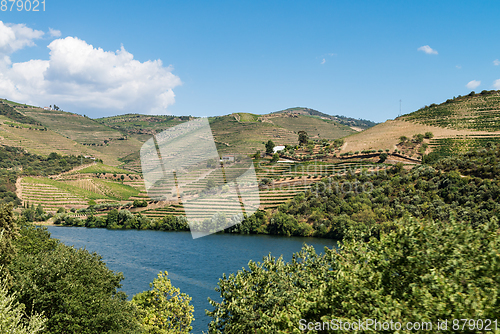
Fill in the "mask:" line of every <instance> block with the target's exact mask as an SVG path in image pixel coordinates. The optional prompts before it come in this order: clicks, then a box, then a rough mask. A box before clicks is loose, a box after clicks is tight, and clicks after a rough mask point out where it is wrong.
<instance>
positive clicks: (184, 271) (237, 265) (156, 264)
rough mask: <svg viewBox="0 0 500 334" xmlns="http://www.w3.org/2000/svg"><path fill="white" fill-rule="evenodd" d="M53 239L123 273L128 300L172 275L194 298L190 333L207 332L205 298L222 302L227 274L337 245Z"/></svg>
mask: <svg viewBox="0 0 500 334" xmlns="http://www.w3.org/2000/svg"><path fill="white" fill-rule="evenodd" d="M48 230H49V231H50V233H51V234H52V236H53V237H54V238H57V239H59V240H61V241H62V242H63V243H64V244H66V245H69V246H74V247H75V248H86V249H87V250H88V251H90V252H96V253H98V254H100V255H101V256H102V258H103V261H104V262H105V263H106V264H107V266H108V268H110V269H111V270H114V271H120V272H123V274H124V276H125V279H124V280H123V281H122V285H123V286H122V290H123V291H124V292H125V293H126V294H127V295H128V296H129V298H131V297H132V295H134V294H136V293H138V292H142V291H144V290H148V289H149V283H150V282H152V281H153V279H154V278H156V276H157V274H158V272H159V271H165V270H166V271H168V277H169V278H170V280H171V281H172V284H173V285H174V286H175V287H177V288H180V290H181V292H184V293H187V294H188V295H189V296H190V297H192V298H193V300H192V305H193V306H194V317H195V321H194V322H193V323H192V326H193V331H192V333H201V332H202V331H204V332H208V323H209V322H210V320H211V318H209V317H207V316H206V315H205V309H209V310H211V309H212V308H211V305H210V304H209V302H208V300H207V298H208V297H210V298H212V299H214V300H217V301H220V295H219V294H218V293H217V292H216V291H215V290H214V288H215V287H216V286H217V282H218V281H219V278H221V277H222V274H223V273H226V274H230V273H236V272H237V271H238V270H241V269H242V268H243V267H245V268H247V267H248V266H247V264H248V261H250V260H254V261H262V258H263V257H264V256H266V255H268V254H269V253H271V254H272V255H273V256H275V257H279V256H280V255H283V258H284V259H285V260H286V261H289V260H290V259H291V258H292V254H293V253H296V252H298V251H300V249H301V247H302V245H303V244H304V243H306V244H308V245H312V246H314V248H315V249H316V251H317V252H318V253H320V252H323V249H324V247H325V246H328V247H330V248H331V247H333V246H336V245H337V243H336V241H335V240H331V239H318V238H302V237H282V236H269V235H235V234H213V235H209V236H206V237H203V238H198V239H192V237H191V234H190V233H189V232H161V231H137V230H107V229H100V228H99V229H97V228H96V229H90V228H85V227H59V226H49V227H48Z"/></svg>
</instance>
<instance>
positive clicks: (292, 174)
mask: <svg viewBox="0 0 500 334" xmlns="http://www.w3.org/2000/svg"><path fill="white" fill-rule="evenodd" d="M385 168H387V166H384V165H380V164H379V165H376V164H371V163H320V162H317V163H289V162H284V163H278V164H274V165H270V164H265V165H262V166H258V167H257V173H256V175H257V178H258V180H260V181H261V184H262V183H263V181H264V180H266V179H267V180H270V183H269V184H267V185H263V186H262V187H261V189H260V191H259V193H258V194H255V195H253V196H249V197H248V198H247V199H248V200H250V201H259V202H260V209H275V208H277V207H278V206H279V205H280V204H282V203H285V202H286V201H288V200H290V199H292V198H293V197H294V196H296V195H297V194H299V193H303V192H305V191H307V190H308V189H311V187H314V184H315V183H316V182H318V181H319V180H321V179H322V178H323V177H327V176H332V175H345V174H346V173H359V172H361V170H363V169H366V170H367V171H369V172H378V171H381V170H383V169H385ZM205 182H206V180H204V181H203V183H202V184H198V185H197V184H196V182H195V183H193V184H191V185H190V186H189V188H184V189H183V190H184V191H183V192H181V197H182V202H183V203H184V205H182V204H179V203H178V202H174V203H170V204H166V206H165V207H160V208H155V209H152V210H145V211H142V212H141V214H143V215H145V216H147V217H151V218H161V217H164V216H165V215H174V216H178V215H185V214H186V212H185V210H184V208H188V209H189V217H190V218H196V217H197V216H199V217H205V216H206V214H207V213H213V214H215V213H216V212H217V211H218V210H220V209H217V207H219V208H220V206H223V207H224V209H223V211H224V213H226V215H232V214H237V213H239V212H241V204H240V203H239V202H235V201H234V200H230V199H226V198H224V196H223V195H222V196H213V195H212V196H207V198H201V199H200V198H198V197H194V196H191V195H192V194H198V193H199V192H200V190H202V189H203V188H204V187H205ZM196 185H197V186H196ZM217 185H218V186H221V185H222V184H220V183H219V184H217ZM186 189H189V191H185V190H186ZM191 191H194V192H193V193H191ZM230 193H231V192H229V193H228V195H230ZM214 197H215V198H214ZM193 199H196V200H195V201H194V203H193ZM218 205H220V206H218Z"/></svg>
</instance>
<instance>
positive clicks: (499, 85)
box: [493, 79, 500, 89]
mask: <svg viewBox="0 0 500 334" xmlns="http://www.w3.org/2000/svg"><path fill="white" fill-rule="evenodd" d="M493 88H495V89H500V79H497V80H495V82H493Z"/></svg>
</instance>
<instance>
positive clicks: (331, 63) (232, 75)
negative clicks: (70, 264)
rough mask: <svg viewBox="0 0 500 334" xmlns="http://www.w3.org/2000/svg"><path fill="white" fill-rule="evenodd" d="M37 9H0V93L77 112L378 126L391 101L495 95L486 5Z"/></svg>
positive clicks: (54, 5) (161, 4)
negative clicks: (342, 119) (311, 115)
mask: <svg viewBox="0 0 500 334" xmlns="http://www.w3.org/2000/svg"><path fill="white" fill-rule="evenodd" d="M9 6H10V3H9ZM40 8H41V7H40ZM45 9H46V10H45V11H44V12H43V11H40V12H26V11H21V12H18V11H17V10H16V8H15V7H14V9H13V11H10V10H6V11H3V12H0V15H1V16H0V20H1V21H2V24H1V25H0V58H1V59H0V96H1V97H4V98H9V99H14V100H16V101H20V102H28V103H32V104H35V105H40V106H45V105H49V104H54V103H55V104H57V105H58V106H59V107H61V108H62V109H64V110H68V111H73V112H77V113H80V114H86V115H89V116H91V117H99V116H105V115H113V114H121V113H127V112H140V113H155V114H160V113H162V114H174V115H195V116H211V115H222V114H229V113H232V112H238V111H243V112H252V113H268V112H272V111H277V110H282V109H285V108H289V107H296V106H302V107H309V108H313V109H317V110H319V111H322V112H325V113H328V114H340V115H346V116H350V117H355V118H366V119H370V120H374V121H378V122H382V121H385V120H386V119H391V118H394V117H397V116H398V113H399V100H402V109H403V113H408V112H411V111H414V110H416V109H418V108H420V107H423V106H424V105H427V104H431V103H439V102H443V101H445V100H446V99H448V98H451V97H453V96H457V95H464V94H468V93H469V92H470V91H471V90H475V91H482V90H484V89H486V90H491V89H500V80H499V79H500V61H499V60H500V44H499V42H498V41H499V40H500V25H499V24H498V13H500V3H499V2H497V1H484V2H479V3H474V2H471V1H418V2H417V1H415V2H409V1H390V2H389V1H244V2H243V1H210V2H209V1H189V0H187V1H142V2H139V1H120V2H118V1H109V2H102V1H93V0H90V1H59V0H46V8H45ZM51 31H52V33H51ZM122 48H123V49H122ZM120 50H121V51H120ZM158 60H161V62H159V61H158ZM495 64H496V65H495ZM497 80H498V81H497Z"/></svg>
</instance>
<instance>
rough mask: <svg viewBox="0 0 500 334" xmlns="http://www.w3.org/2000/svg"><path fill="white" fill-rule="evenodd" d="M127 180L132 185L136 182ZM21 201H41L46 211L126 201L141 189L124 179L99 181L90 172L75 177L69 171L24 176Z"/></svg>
mask: <svg viewBox="0 0 500 334" xmlns="http://www.w3.org/2000/svg"><path fill="white" fill-rule="evenodd" d="M130 183H132V184H135V181H131V182H130ZM18 191H19V194H20V198H21V200H22V201H23V202H24V203H26V202H29V204H35V205H38V204H41V205H42V207H43V208H44V209H45V210H46V211H52V212H55V211H57V209H58V208H61V207H63V208H66V209H70V208H76V209H80V208H86V207H87V206H88V205H89V204H88V203H89V201H90V200H94V201H96V202H98V203H100V202H115V203H116V202H118V203H122V204H125V202H127V201H130V200H133V198H134V197H136V196H138V195H139V194H140V190H139V189H137V188H135V187H133V186H132V185H130V184H127V183H126V182H124V184H121V183H119V182H116V181H108V180H101V179H97V178H95V177H92V176H91V175H88V176H87V177H85V176H83V177H82V178H75V175H71V174H69V175H68V176H67V177H66V178H64V179H61V178H59V179H58V180H55V179H51V178H45V177H37V178H33V177H24V178H23V179H22V180H21V182H20V189H19V190H18Z"/></svg>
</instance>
